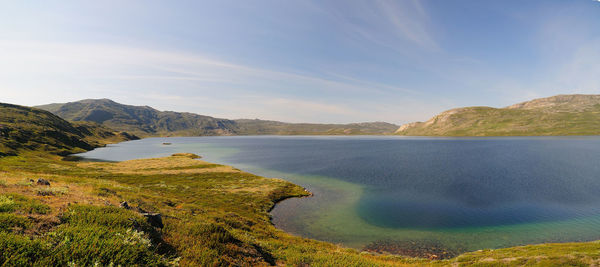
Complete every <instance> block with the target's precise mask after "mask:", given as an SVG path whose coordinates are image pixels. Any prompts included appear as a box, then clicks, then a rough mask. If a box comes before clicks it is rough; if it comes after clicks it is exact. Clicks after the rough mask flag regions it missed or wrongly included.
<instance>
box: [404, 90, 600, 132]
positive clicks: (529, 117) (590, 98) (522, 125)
mask: <svg viewBox="0 0 600 267" xmlns="http://www.w3.org/2000/svg"><path fill="white" fill-rule="evenodd" d="M396 134H399V135H412V136H538V135H598V134H600V95H557V96H553V97H547V98H540V99H534V100H531V101H527V102H523V103H519V104H515V105H512V106H508V107H505V108H492V107H465V108H457V109H451V110H448V111H445V112H442V113H440V114H439V115H437V116H434V117H433V118H431V119H429V120H428V121H426V122H414V123H409V124H405V125H402V126H400V128H399V129H398V130H397V131H396Z"/></svg>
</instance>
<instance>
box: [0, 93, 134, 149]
mask: <svg viewBox="0 0 600 267" xmlns="http://www.w3.org/2000/svg"><path fill="white" fill-rule="evenodd" d="M135 138H136V137H135V136H132V135H129V134H127V133H117V132H115V131H113V130H112V129H108V128H106V127H104V126H102V125H100V124H97V123H93V122H76V123H70V122H68V121H65V120H64V119H61V118H60V117H58V116H56V115H54V114H52V113H50V112H48V111H45V110H41V109H37V108H30V107H24V106H17V105H11V104H4V103H0V156H6V155H16V154H18V152H19V151H34V150H35V151H47V152H52V153H55V154H59V155H67V154H71V153H76V152H83V151H85V150H90V149H92V148H94V147H98V146H102V145H104V144H106V143H109V142H120V141H125V140H131V139H135Z"/></svg>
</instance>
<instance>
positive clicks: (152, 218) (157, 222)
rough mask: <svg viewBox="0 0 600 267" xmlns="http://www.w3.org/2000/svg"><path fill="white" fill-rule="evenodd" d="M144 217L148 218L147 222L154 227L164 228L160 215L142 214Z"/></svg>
mask: <svg viewBox="0 0 600 267" xmlns="http://www.w3.org/2000/svg"><path fill="white" fill-rule="evenodd" d="M142 215H143V216H144V217H146V221H148V223H149V224H150V225H152V226H153V227H157V228H163V227H164V225H163V222H162V216H161V215H160V213H149V212H147V213H142Z"/></svg>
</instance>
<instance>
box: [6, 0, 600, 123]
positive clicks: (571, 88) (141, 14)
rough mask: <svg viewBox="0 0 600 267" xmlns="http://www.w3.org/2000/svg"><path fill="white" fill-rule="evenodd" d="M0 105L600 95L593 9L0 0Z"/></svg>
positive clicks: (226, 111)
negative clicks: (95, 100) (101, 100)
mask: <svg viewBox="0 0 600 267" xmlns="http://www.w3.org/2000/svg"><path fill="white" fill-rule="evenodd" d="M0 81H2V84H1V85H0V93H1V94H0V102H9V103H15V104H22V105H38V104H46V103H51V102H67V101H75V100H80V99H84V98H111V99H113V100H115V101H118V102H121V103H126V104H133V105H149V106H152V107H155V108H157V109H160V110H174V111H188V112H195V113H200V114H206V115H211V116H217V117H224V118H231V119H235V118H262V119H274V120H282V121H290V122H333V123H347V122H361V121H387V122H392V123H398V124H401V123H405V122H411V121H418V120H421V121H422V120H426V119H428V118H429V117H430V116H432V115H434V114H436V113H439V112H441V111H444V110H446V109H450V108H454V107H459V106H473V105H485V106H494V107H502V106H507V105H510V104H514V103H516V102H520V101H525V100H529V99H532V98H536V97H545V96H551V95H556V94H571V93H599V92H600V2H598V1H593V0H547V1H541V0H528V1H522V0H508V1H492V0H452V1H443V0H430V1H427V0H422V1H418V0H398V1H347V0H339V1H308V0H307V1H280V0H278V1H228V0H220V1H3V0H0Z"/></svg>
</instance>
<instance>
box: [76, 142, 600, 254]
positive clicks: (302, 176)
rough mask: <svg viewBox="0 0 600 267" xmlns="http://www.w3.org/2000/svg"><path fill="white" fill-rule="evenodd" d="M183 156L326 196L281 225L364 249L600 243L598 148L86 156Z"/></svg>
mask: <svg viewBox="0 0 600 267" xmlns="http://www.w3.org/2000/svg"><path fill="white" fill-rule="evenodd" d="M163 142H170V143H172V145H170V146H165V145H162V143H163ZM174 152H192V153H197V154H199V155H202V156H204V159H205V160H207V161H212V162H218V163H223V164H229V165H234V166H236V167H238V168H240V169H243V170H245V171H249V172H252V173H255V174H258V175H262V176H267V177H280V178H284V179H287V180H289V181H292V182H294V183H297V184H300V185H302V186H304V187H306V188H307V189H309V190H310V191H312V192H313V193H315V196H314V197H311V198H302V199H290V200H286V201H284V202H282V203H280V204H278V205H277V206H276V208H275V209H274V210H273V212H272V214H273V222H274V223H275V224H276V225H277V226H278V227H281V228H282V229H284V230H286V231H289V232H292V233H295V234H298V235H302V236H306V237H311V238H316V239H320V240H325V241H331V242H338V243H343V244H345V245H348V246H352V247H362V246H364V245H366V244H369V243H371V242H374V241H378V240H392V241H401V242H406V241H410V242H434V243H436V244H440V245H442V246H444V247H447V248H449V249H455V250H460V251H464V250H475V249H482V248H497V247H506V246H514V245H520V244H531V243H541V242H564V241H586V240H596V239H600V194H599V192H600V164H599V163H600V138H598V137H535V138H534V137H532V138H405V137H287V136H286V137H282V136H261V137H190V138H168V139H166V138H150V139H144V140H139V141H132V142H125V143H121V144H117V145H111V146H109V147H107V148H101V149H96V150H94V151H91V152H87V153H84V154H82V155H83V156H84V157H88V158H95V159H102V160H127V159H134V158H146V157H157V156H166V155H170V154H172V153H174Z"/></svg>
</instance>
